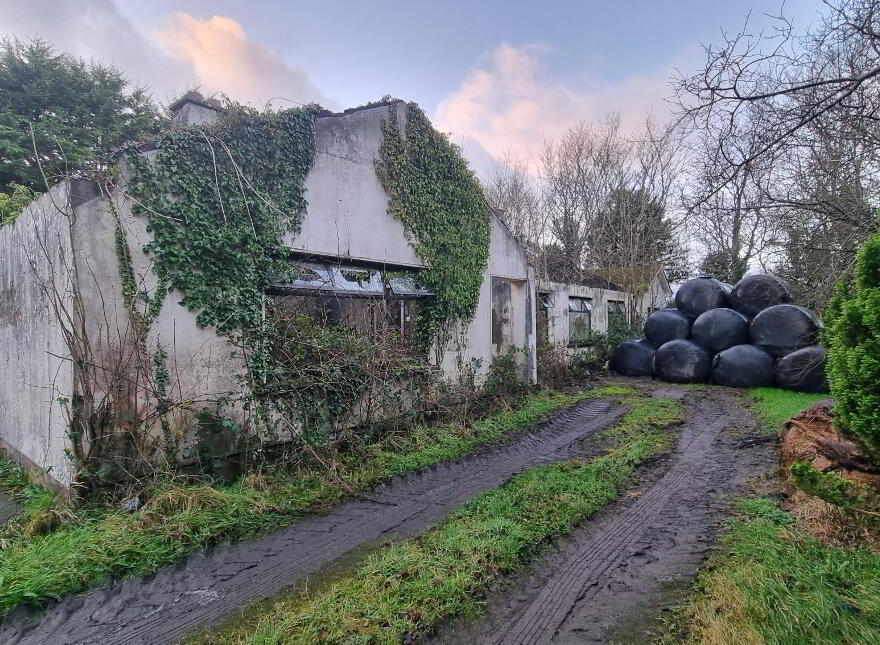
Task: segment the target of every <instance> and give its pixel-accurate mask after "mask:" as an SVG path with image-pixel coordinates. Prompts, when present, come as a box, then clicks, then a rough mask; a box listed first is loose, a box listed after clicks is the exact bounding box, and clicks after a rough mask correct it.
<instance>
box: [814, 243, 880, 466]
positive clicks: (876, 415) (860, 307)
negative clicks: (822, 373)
mask: <svg viewBox="0 0 880 645" xmlns="http://www.w3.org/2000/svg"><path fill="white" fill-rule="evenodd" d="M854 277H855V279H854V284H853V286H852V288H851V289H847V287H846V286H845V285H841V287H840V288H839V289H838V291H837V294H836V295H835V300H834V302H832V303H831V305H830V306H829V308H828V312H827V313H826V323H827V324H828V325H829V329H828V330H827V332H826V333H825V336H824V338H825V339H826V340H830V350H831V351H830V358H829V362H828V378H829V381H830V383H831V394H832V395H833V396H834V413H835V419H836V422H837V425H838V427H839V429H840V430H841V432H843V433H845V434H846V435H848V436H850V437H852V438H853V439H854V440H856V441H858V442H859V443H861V444H862V445H863V446H864V448H865V450H866V452H868V453H869V454H871V455H872V456H873V457H874V458H875V459H878V458H880V235H874V236H873V237H871V238H869V239H868V241H867V242H865V245H864V247H863V248H862V250H861V251H860V252H859V257H858V263H857V265H856V270H855V276H854Z"/></svg>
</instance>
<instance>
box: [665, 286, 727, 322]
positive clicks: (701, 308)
mask: <svg viewBox="0 0 880 645" xmlns="http://www.w3.org/2000/svg"><path fill="white" fill-rule="evenodd" d="M728 292H729V288H728V286H727V285H726V284H724V283H723V282H719V281H718V280H716V279H715V278H710V277H708V276H701V277H699V278H693V279H692V280H688V281H687V282H685V283H684V284H682V285H681V286H680V287H679V288H678V291H676V292H675V306H676V308H677V309H678V310H679V311H681V312H683V313H685V314H687V315H688V316H692V317H694V318H696V317H697V316H699V315H700V314H701V313H703V312H705V311H709V310H710V309H716V308H718V307H726V306H727V294H728Z"/></svg>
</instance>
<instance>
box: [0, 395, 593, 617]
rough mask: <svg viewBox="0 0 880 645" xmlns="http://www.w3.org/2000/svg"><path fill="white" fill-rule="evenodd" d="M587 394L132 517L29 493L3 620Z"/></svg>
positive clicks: (326, 499)
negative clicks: (53, 502) (48, 502)
mask: <svg viewBox="0 0 880 645" xmlns="http://www.w3.org/2000/svg"><path fill="white" fill-rule="evenodd" d="M591 396H597V394H596V392H595V391H594V392H587V393H582V394H560V393H547V392H544V393H538V394H534V395H531V396H528V397H526V399H525V400H524V401H523V403H522V405H521V406H520V407H519V408H518V409H516V410H515V411H504V412H500V413H497V414H494V415H492V416H489V417H487V418H484V419H481V420H479V421H476V422H474V423H472V424H469V425H466V426H461V425H440V426H420V427H416V428H413V429H410V430H408V431H401V432H399V433H394V434H390V435H388V436H386V437H384V438H383V439H382V440H380V441H378V442H376V443H374V444H371V445H367V446H363V447H362V448H360V449H358V450H356V451H352V452H351V453H348V454H345V455H342V456H341V457H340V458H339V460H338V462H337V463H336V464H335V466H336V468H335V469H334V475H332V476H331V475H330V474H329V473H328V472H327V471H326V470H325V469H319V468H311V469H298V470H294V471H291V470H287V471H285V470H283V469H281V468H276V469H274V470H270V471H267V472H265V473H262V474H260V475H259V476H252V477H245V478H242V479H241V480H239V481H238V482H236V483H234V484H231V485H208V484H180V483H175V482H165V483H161V482H160V483H157V484H155V485H154V486H153V487H152V489H151V490H150V491H149V494H148V501H147V503H146V504H145V505H144V506H143V507H142V508H141V509H140V510H138V511H136V512H133V513H127V512H125V511H123V510H120V509H118V508H108V507H107V506H90V507H86V508H83V509H80V510H78V511H77V512H76V514H75V516H74V515H73V513H70V512H67V511H65V512H64V513H63V517H62V516H61V515H59V514H58V513H56V511H55V510H54V509H51V508H42V507H43V506H45V504H43V501H44V500H43V499H42V497H40V496H39V495H38V494H37V493H36V492H34V490H31V489H30V488H28V489H27V491H26V492H27V494H28V495H29V496H30V497H32V498H33V499H34V501H35V504H33V506H34V509H33V510H34V513H32V514H28V515H27V522H26V523H24V522H17V521H16V520H12V521H10V522H9V523H8V524H7V525H4V526H3V527H0V549H2V550H0V616H2V615H3V614H5V613H8V612H9V611H10V610H12V609H13V608H15V607H16V606H18V605H20V604H22V603H31V604H37V605H38V604H40V603H42V602H44V601H45V600H47V599H50V598H56V599H57V598H59V597H60V596H61V595H63V594H65V593H69V592H78V591H82V590H84V589H87V588H89V587H91V586H94V585H97V584H100V583H102V582H103V581H105V580H107V579H108V578H110V577H112V576H123V575H132V574H144V573H150V572H153V571H156V570H157V569H159V568H160V567H162V566H166V565H169V564H173V563H175V562H177V561H179V560H181V559H182V558H184V557H186V556H187V555H189V554H190V553H193V552H195V551H198V550H201V549H204V548H206V547H208V546H210V545H212V544H217V543H220V542H223V541H233V540H241V539H245V538H248V537H253V536H256V535H260V534H264V533H267V532H269V531H271V530H274V529H277V528H279V527H281V526H286V525H288V524H290V523H292V522H294V521H295V520H296V519H298V518H300V517H302V516H303V515H305V514H306V513H308V512H309V511H312V510H317V509H320V508H326V507H328V506H330V505H332V504H334V503H338V502H339V501H340V500H341V499H343V498H344V497H346V496H347V495H348V494H350V493H351V492H358V491H363V490H366V489H368V488H370V487H372V486H375V485H377V484H379V483H380V482H382V481H383V480H385V479H387V478H389V477H391V476H393V475H398V474H402V473H405V472H408V471H411V470H415V469H418V468H421V467H424V466H429V465H432V464H436V463H440V462H442V461H447V460H451V459H456V458H459V457H461V456H463V455H466V454H468V453H471V452H474V451H476V450H478V449H479V448H481V447H482V446H486V445H489V444H491V443H494V442H498V441H501V440H503V439H504V438H505V437H507V436H508V435H510V434H512V433H514V432H516V431H518V430H522V429H524V428H527V427H529V426H531V425H533V424H535V423H537V422H539V421H541V420H542V419H545V418H547V417H548V416H549V415H551V414H552V413H553V412H555V411H557V410H559V409H560V408H563V407H566V406H568V405H572V404H574V403H576V402H578V401H580V400H582V399H584V398H588V397H591ZM7 474H8V475H9V477H10V478H15V482H16V488H17V489H18V491H19V492H22V491H25V486H27V485H26V484H25V483H24V482H21V481H19V479H20V478H19V477H18V471H13V470H12V469H10V470H9V471H8V473H7ZM10 481H12V479H10ZM340 482H344V484H345V487H343V486H341V485H340ZM0 485H2V482H0ZM346 487H347V488H348V492H347V491H346V490H345V488H346ZM36 502H38V503H36ZM41 513H42V516H41V515H40V514H41ZM31 515H34V517H31ZM27 524H30V525H32V526H33V525H40V524H42V525H44V526H45V527H46V528H45V529H43V530H41V533H42V532H43V531H45V534H34V533H33V532H32V531H29V530H28V529H27ZM56 525H57V526H56Z"/></svg>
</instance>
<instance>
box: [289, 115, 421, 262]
mask: <svg viewBox="0 0 880 645" xmlns="http://www.w3.org/2000/svg"><path fill="white" fill-rule="evenodd" d="M389 110H390V108H389V107H388V106H381V107H376V108H372V109H364V110H357V111H355V112H351V113H349V114H340V115H334V116H327V117H321V118H319V119H317V122H316V125H315V150H316V157H315V164H314V166H313V167H312V170H311V172H309V174H308V177H306V184H305V187H306V200H307V201H308V208H307V210H306V216H305V219H304V220H303V225H302V230H301V231H300V233H299V234H296V235H288V237H287V239H286V240H285V243H286V244H287V245H288V246H290V248H292V249H296V250H300V251H304V252H308V253H315V254H320V255H327V256H332V257H337V258H344V259H347V260H352V261H357V260H369V261H373V262H388V263H391V264H401V265H406V266H413V267H422V266H424V262H422V260H421V259H420V258H419V257H418V256H417V255H416V253H415V251H414V250H413V248H412V245H411V244H410V243H409V241H408V240H407V237H406V233H405V232H404V228H403V224H402V223H401V222H400V221H398V220H397V219H395V218H394V217H391V216H390V215H388V195H387V194H386V193H385V190H384V189H383V188H382V184H381V183H380V182H379V178H378V177H377V176H376V165H375V163H376V159H378V158H379V147H380V146H381V144H382V121H383V119H388V117H389V114H390V112H389ZM397 114H398V120H399V121H400V123H401V125H402V126H404V125H405V118H406V110H405V109H403V106H401V107H400V108H398V110H397Z"/></svg>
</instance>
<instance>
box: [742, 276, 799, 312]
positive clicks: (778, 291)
mask: <svg viewBox="0 0 880 645" xmlns="http://www.w3.org/2000/svg"><path fill="white" fill-rule="evenodd" d="M789 302H791V291H790V290H789V288H788V285H787V284H785V282H783V281H782V280H780V279H779V278H777V277H776V276H773V275H747V276H746V277H745V278H743V279H742V280H740V281H739V282H737V283H736V286H734V287H733V290H732V291H731V292H730V306H731V307H733V308H734V309H736V310H737V311H739V312H741V313H743V314H745V315H746V316H748V317H749V318H751V317H752V316H757V315H758V314H759V313H760V312H761V311H763V310H764V309H766V308H767V307H772V306H773V305H784V304H787V303H789Z"/></svg>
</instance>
